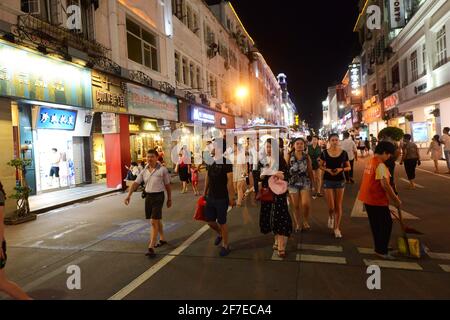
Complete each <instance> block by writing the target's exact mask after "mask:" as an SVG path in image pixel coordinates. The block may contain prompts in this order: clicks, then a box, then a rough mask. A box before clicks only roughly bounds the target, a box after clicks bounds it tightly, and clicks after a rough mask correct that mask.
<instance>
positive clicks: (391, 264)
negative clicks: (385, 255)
mask: <svg viewBox="0 0 450 320" xmlns="http://www.w3.org/2000/svg"><path fill="white" fill-rule="evenodd" d="M364 263H365V264H366V266H372V265H377V266H380V267H382V268H388V269H402V270H414V271H423V269H422V267H421V266H420V265H419V264H417V263H414V262H399V261H385V260H368V259H364Z"/></svg>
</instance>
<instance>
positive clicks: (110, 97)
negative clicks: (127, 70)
mask: <svg viewBox="0 0 450 320" xmlns="http://www.w3.org/2000/svg"><path fill="white" fill-rule="evenodd" d="M92 94H93V96H94V110H95V111H102V112H114V113H125V112H127V106H126V96H125V94H126V84H125V83H124V82H122V81H121V80H120V79H119V78H116V77H113V76H110V75H106V74H103V73H100V72H98V71H92Z"/></svg>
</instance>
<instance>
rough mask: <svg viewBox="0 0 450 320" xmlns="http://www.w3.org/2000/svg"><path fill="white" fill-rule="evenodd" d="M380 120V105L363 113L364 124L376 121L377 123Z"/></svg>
mask: <svg viewBox="0 0 450 320" xmlns="http://www.w3.org/2000/svg"><path fill="white" fill-rule="evenodd" d="M380 119H381V106H380V105H376V106H374V107H372V108H369V109H367V110H366V111H364V116H363V121H364V122H365V123H372V122H376V121H379V120H380Z"/></svg>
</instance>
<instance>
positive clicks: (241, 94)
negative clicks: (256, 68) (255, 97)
mask: <svg viewBox="0 0 450 320" xmlns="http://www.w3.org/2000/svg"><path fill="white" fill-rule="evenodd" d="M236 97H237V98H238V99H242V100H243V99H245V98H247V97H248V88H247V87H244V86H240V87H238V88H237V90H236Z"/></svg>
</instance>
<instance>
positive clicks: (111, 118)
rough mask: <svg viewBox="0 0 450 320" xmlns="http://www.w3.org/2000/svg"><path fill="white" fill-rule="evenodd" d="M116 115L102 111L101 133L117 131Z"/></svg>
mask: <svg viewBox="0 0 450 320" xmlns="http://www.w3.org/2000/svg"><path fill="white" fill-rule="evenodd" d="M118 127H119V126H118V124H117V117H116V114H115V113H108V112H104V113H102V133H103V134H113V133H118V132H119V130H118Z"/></svg>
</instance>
